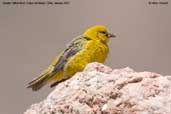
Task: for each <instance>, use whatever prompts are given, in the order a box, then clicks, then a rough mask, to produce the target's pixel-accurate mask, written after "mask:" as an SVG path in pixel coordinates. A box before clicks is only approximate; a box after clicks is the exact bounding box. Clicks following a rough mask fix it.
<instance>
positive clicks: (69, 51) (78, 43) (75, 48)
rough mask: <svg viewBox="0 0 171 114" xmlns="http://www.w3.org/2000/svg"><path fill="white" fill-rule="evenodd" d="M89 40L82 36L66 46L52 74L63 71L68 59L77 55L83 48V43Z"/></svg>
mask: <svg viewBox="0 0 171 114" xmlns="http://www.w3.org/2000/svg"><path fill="white" fill-rule="evenodd" d="M88 40H89V39H88V38H86V37H84V36H79V37H78V38H76V39H74V40H72V41H71V42H70V43H69V44H68V45H67V46H66V49H65V50H64V51H63V53H62V54H61V56H60V58H59V60H58V61H57V63H56V64H54V69H53V72H58V71H59V70H61V69H63V68H64V66H65V64H66V63H67V61H68V60H69V58H70V57H72V56H74V55H75V54H76V53H78V52H79V51H80V50H81V49H82V48H83V46H84V44H85V42H86V41H88Z"/></svg>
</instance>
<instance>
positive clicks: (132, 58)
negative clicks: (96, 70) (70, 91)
mask: <svg viewBox="0 0 171 114" xmlns="http://www.w3.org/2000/svg"><path fill="white" fill-rule="evenodd" d="M61 1H62V0H61ZM68 1H69V0H68ZM69 2H70V3H69V4H65V5H3V4H2V0H1V4H0V73H1V75H0V78H1V79H0V90H1V93H0V94H1V95H0V96H1V97H0V101H1V103H0V113H1V114H11V113H13V114H22V113H23V112H25V110H26V109H27V108H29V107H30V105H31V104H33V103H36V102H39V101H41V100H43V99H44V98H46V96H47V95H48V94H49V93H50V92H51V91H52V90H53V89H50V88H49V87H47V86H46V87H44V88H43V89H41V90H40V91H38V92H32V91H31V90H29V89H26V88H25V87H26V85H27V83H28V82H29V81H31V80H32V78H34V77H36V76H37V75H39V74H40V73H41V71H42V70H44V69H45V68H47V67H48V65H49V64H50V63H51V62H52V60H53V59H54V58H55V57H56V56H57V54H59V52H60V51H61V50H62V49H63V48H64V47H65V45H66V44H67V43H68V42H69V41H71V40H72V39H73V38H74V37H76V36H78V35H80V34H82V33H83V32H84V31H85V30H86V29H87V28H89V27H91V26H94V25H97V24H101V25H105V26H107V27H108V28H109V30H110V31H111V32H112V33H114V34H115V35H116V36H117V38H116V39H111V40H110V43H109V46H110V54H109V57H108V59H107V61H106V63H105V64H106V65H108V66H110V67H112V68H124V67H127V66H129V67H131V68H133V69H134V70H135V71H151V72H157V73H160V74H163V75H169V74H170V75H171V60H170V59H171V21H170V20H171V13H170V11H171V6H170V4H171V3H168V4H165V5H162V4H158V5H152V4H148V2H149V1H148V0H94V1H92V0H84V1H83V0H73V1H71V0H70V1H69ZM169 2H170V1H169Z"/></svg>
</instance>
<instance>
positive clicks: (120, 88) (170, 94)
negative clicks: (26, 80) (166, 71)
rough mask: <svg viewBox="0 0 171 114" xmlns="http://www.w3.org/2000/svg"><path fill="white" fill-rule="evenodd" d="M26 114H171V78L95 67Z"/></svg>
mask: <svg viewBox="0 0 171 114" xmlns="http://www.w3.org/2000/svg"><path fill="white" fill-rule="evenodd" d="M24 114H171V76H162V75H160V74H156V73H152V72H135V71H133V70H132V69H130V68H123V69H114V70H112V69H111V68H109V67H107V66H104V65H103V64H99V63H91V64H89V65H88V66H87V67H86V68H85V70H84V71H83V72H80V73H77V74H76V75H75V76H74V77H72V78H71V79H69V80H67V81H65V82H63V83H60V84H59V85H58V86H56V88H55V90H54V91H53V92H52V93H50V95H49V96H48V97H47V98H46V99H45V100H43V101H42V102H40V103H37V104H34V105H32V106H31V108H30V109H28V110H27V111H26V112H25V113H24Z"/></svg>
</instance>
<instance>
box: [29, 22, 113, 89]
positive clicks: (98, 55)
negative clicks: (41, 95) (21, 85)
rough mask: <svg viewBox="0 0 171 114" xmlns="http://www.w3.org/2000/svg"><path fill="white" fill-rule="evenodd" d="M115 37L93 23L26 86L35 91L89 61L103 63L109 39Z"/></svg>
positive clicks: (60, 79)
mask: <svg viewBox="0 0 171 114" xmlns="http://www.w3.org/2000/svg"><path fill="white" fill-rule="evenodd" d="M112 37H116V36H115V35H114V34H112V33H110V32H108V29H107V28H106V27H105V26H103V25H95V26H92V27H90V28H89V29H87V30H86V31H85V32H84V33H83V34H82V35H80V36H78V37H76V38H74V39H73V40H72V41H71V42H69V43H68V44H67V45H66V47H65V49H64V50H63V51H62V52H61V53H59V55H58V56H57V57H56V58H55V60H54V61H53V62H52V63H51V64H50V66H49V67H48V68H47V69H46V70H44V71H43V72H42V73H41V74H40V75H39V76H38V77H36V78H34V79H33V80H32V81H31V82H29V83H28V85H27V88H31V89H32V91H37V90H39V89H40V88H42V87H43V86H44V85H46V84H50V87H54V86H56V85H58V84H59V83H61V82H63V81H65V80H67V79H69V78H71V77H72V76H74V74H76V73H77V72H81V71H83V70H84V68H85V67H86V65H87V64H89V63H91V62H99V63H104V62H105V60H106V58H107V56H108V53H109V46H108V42H109V39H110V38H112Z"/></svg>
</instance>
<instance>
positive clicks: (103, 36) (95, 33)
mask: <svg viewBox="0 0 171 114" xmlns="http://www.w3.org/2000/svg"><path fill="white" fill-rule="evenodd" d="M84 36H86V37H88V38H90V39H92V40H100V41H102V42H104V43H107V42H108V41H109V38H111V37H115V35H113V34H112V33H109V32H108V30H107V28H106V27H105V26H102V25H96V26H93V27H91V28H89V29H88V30H86V31H85V32H84Z"/></svg>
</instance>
